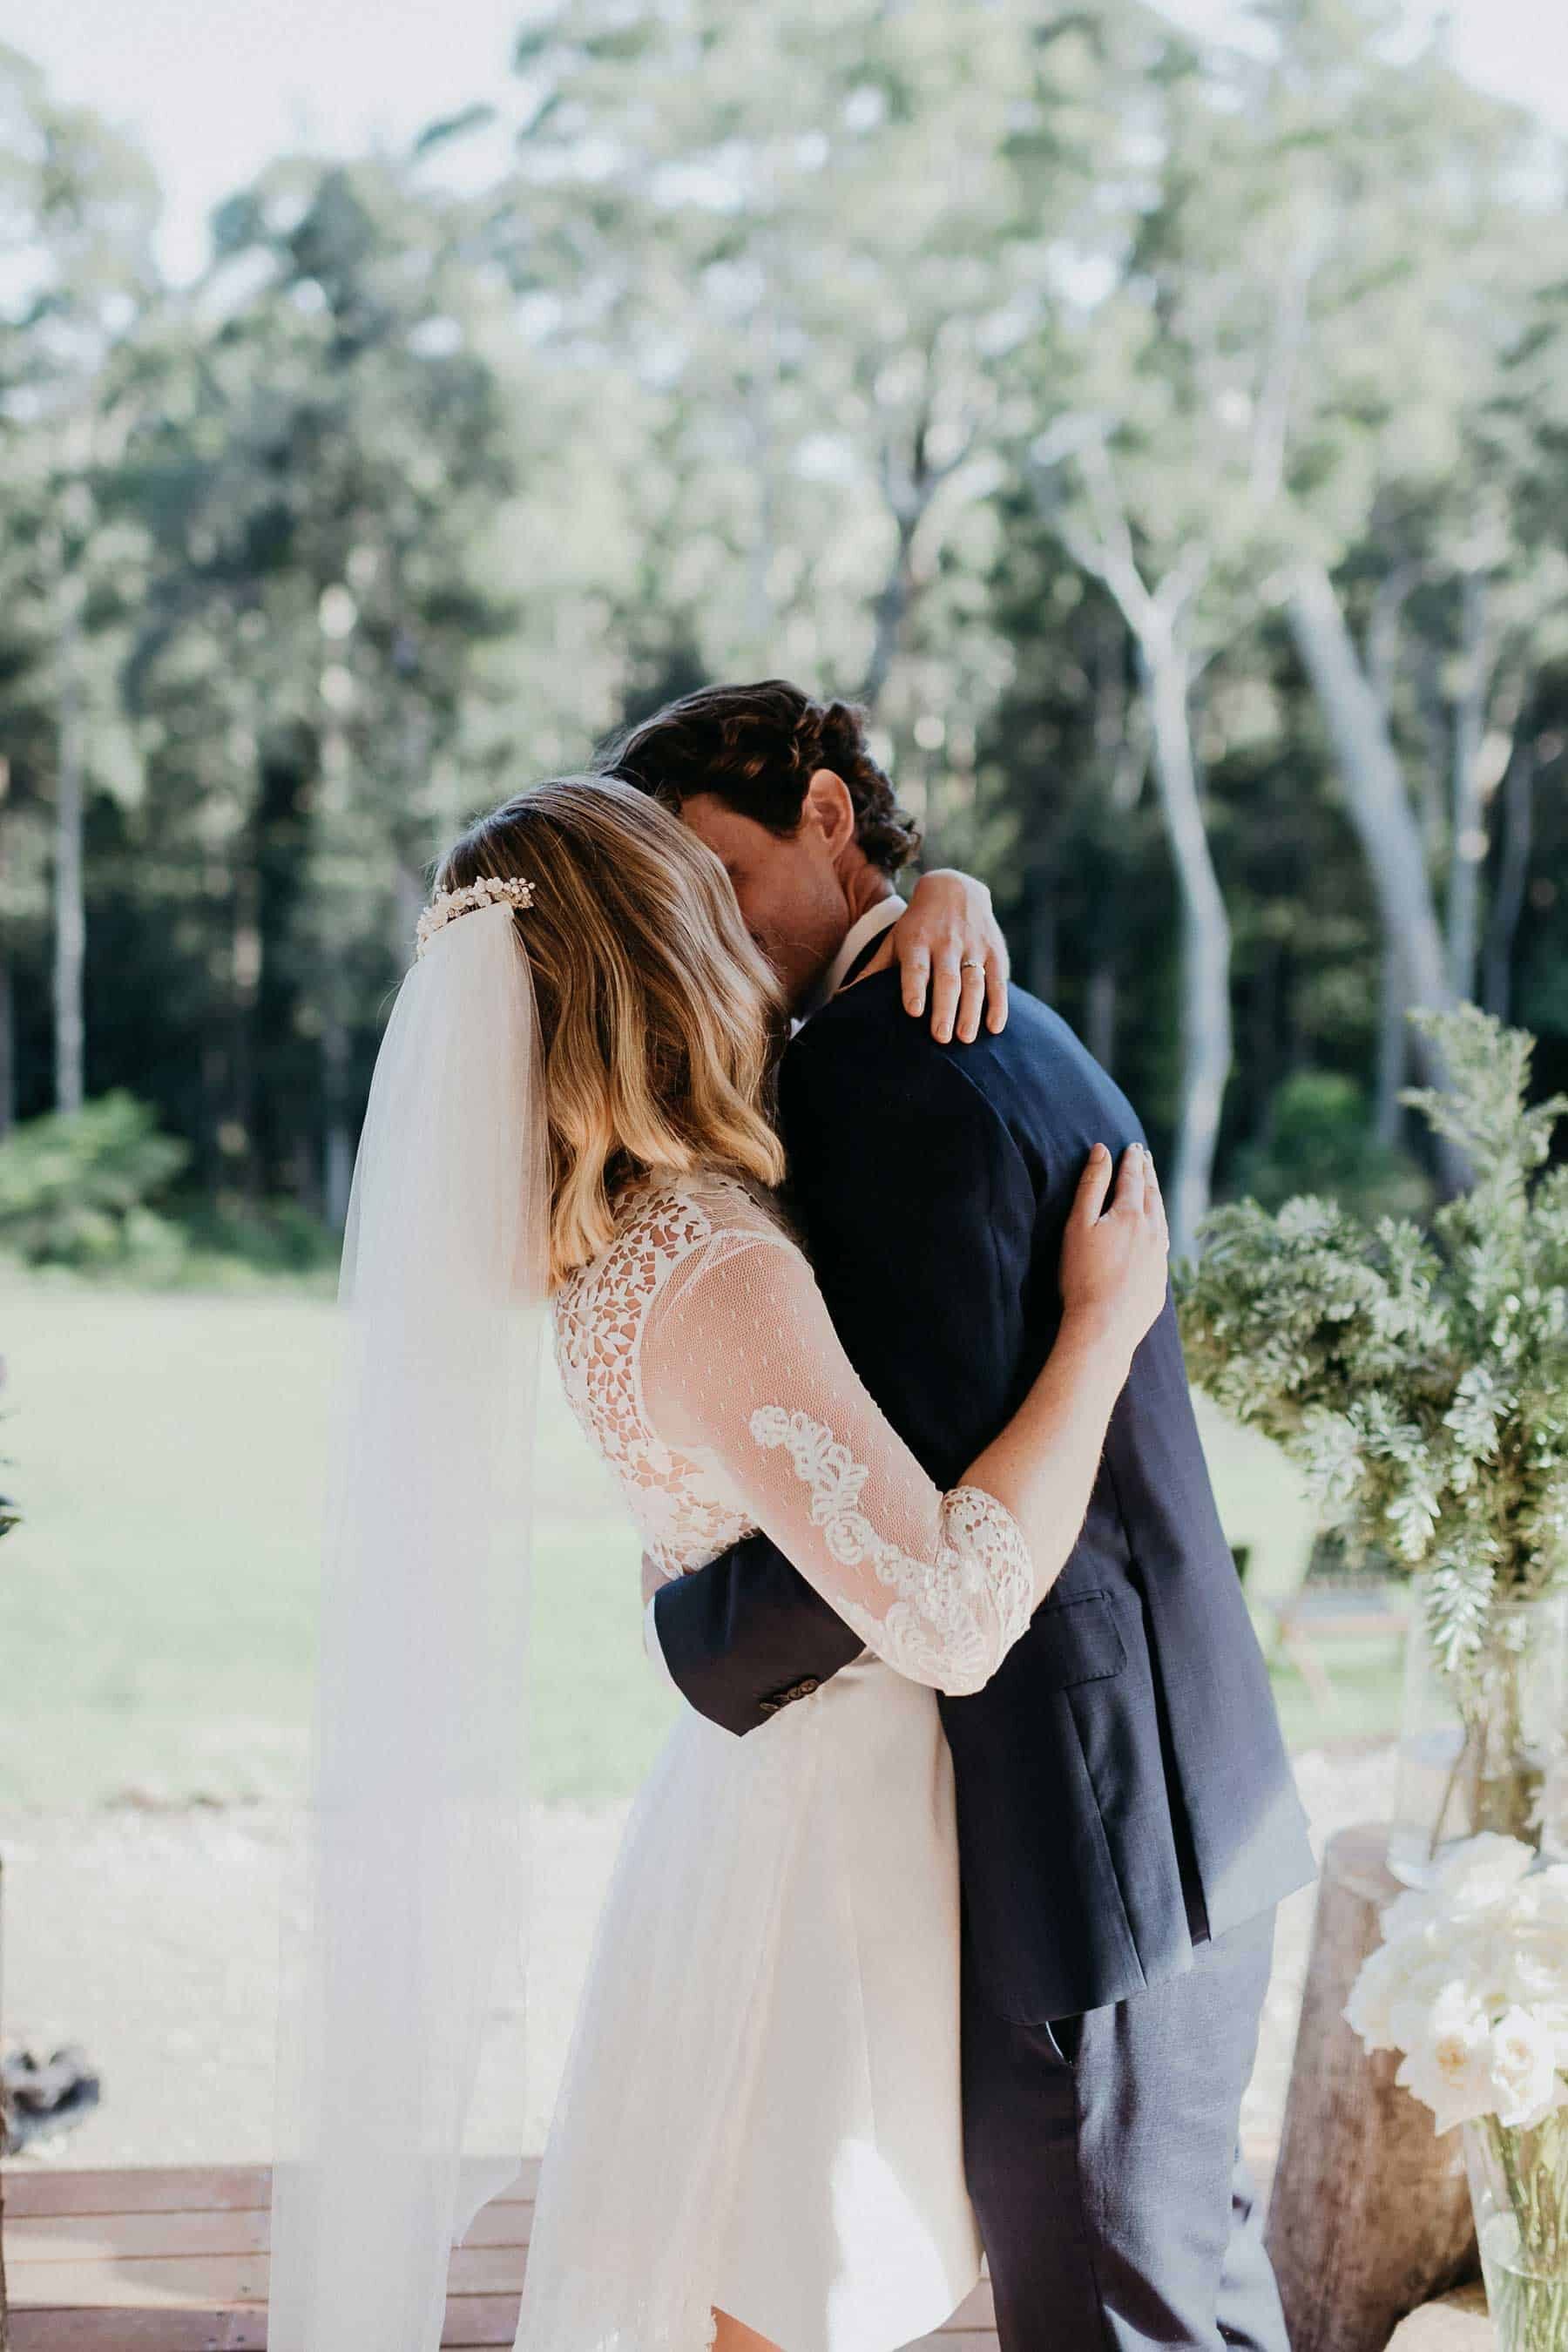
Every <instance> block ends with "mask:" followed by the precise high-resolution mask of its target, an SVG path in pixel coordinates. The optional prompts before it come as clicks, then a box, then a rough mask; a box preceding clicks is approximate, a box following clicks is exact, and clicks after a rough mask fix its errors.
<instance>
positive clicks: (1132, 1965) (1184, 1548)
mask: <svg viewBox="0 0 1568 2352" xmlns="http://www.w3.org/2000/svg"><path fill="white" fill-rule="evenodd" d="M1010 1006H1011V1009H1010V1013H1009V1016H1008V1022H1007V1026H1006V1028H1005V1031H1004V1032H1003V1034H1001V1035H1000V1036H999V1037H994V1036H990V1035H983V1036H982V1037H981V1038H979V1039H978V1040H977V1041H976V1042H975V1043H974V1044H973V1045H938V1044H937V1043H936V1041H935V1040H934V1039H933V1038H932V1036H931V1032H930V1028H929V1025H928V1024H926V1023H925V1022H923V1021H916V1020H911V1019H910V1017H909V1015H908V1014H907V1013H905V1012H904V1011H903V1009H902V1006H901V1004H900V1000H899V989H898V978H897V975H896V973H893V972H886V973H879V974H877V975H876V976H874V977H873V978H871V979H869V980H866V981H862V982H858V983H857V984H855V985H854V986H852V987H849V988H847V989H845V990H843V991H841V992H840V993H839V994H838V995H837V996H836V997H835V998H834V999H833V1001H832V1003H829V1004H828V1005H826V1006H825V1007H824V1009H823V1010H822V1011H821V1012H820V1013H817V1014H816V1016H815V1017H814V1018H813V1019H812V1020H810V1021H809V1022H807V1023H806V1024H805V1027H804V1028H803V1029H801V1030H800V1031H799V1032H798V1034H796V1035H795V1038H794V1039H793V1041H792V1042H791V1044H790V1045H789V1047H788V1049H787V1051H786V1052H785V1055H784V1062H783V1065H782V1068H781V1072H780V1086H779V1093H780V1122H781V1125H782V1129H783V1133H784V1144H785V1148H786V1150H787V1152H788V1155H789V1167H790V1204H791V1207H792V1210H793V1212H794V1214H795V1219H796V1221H797V1223H798V1226H799V1229H800V1231H801V1233H802V1234H803V1237H804V1239H805V1246H806V1249H807V1251H808V1253H809V1255H810V1257H811V1260H812V1263H813V1265H814V1266H815V1268H816V1276H817V1280H818V1282H819V1283H820V1285H821V1287H822V1291H823V1295H824V1297H825V1298H826V1303H827V1307H828V1310H829V1312H830V1313H831V1315H832V1318H833V1320H834V1323H835V1324H836V1325H837V1329H838V1333H839V1337H840V1338H841V1339H842V1340H843V1342H844V1346H845V1349H846V1351H847V1354H848V1356H849V1358H850V1360H851V1361H852V1362H853V1364H854V1365H855V1368H856V1370H858V1372H859V1374H860V1376H861V1378H862V1379H863V1380H864V1381H865V1382H866V1385H867V1387H868V1389H869V1390H870V1391H871V1394H872V1395H873V1396H874V1397H875V1398H876V1400H877V1402H878V1403H879V1405H880V1406H881V1408H882V1410H883V1412H885V1413H886V1414H887V1416H888V1419H889V1421H890V1422H891V1423H892V1424H893V1426H894V1427H895V1428H896V1429H897V1430H898V1432H899V1433H900V1436H902V1437H903V1438H904V1440H905V1441H906V1443H907V1444H909V1446H910V1449H911V1451H912V1452H913V1453H914V1454H916V1455H917V1457H918V1458H919V1460H920V1461H921V1464H922V1465H924V1467H925V1469H926V1470H927V1471H928V1472H929V1473H930V1475H931V1477H932V1478H934V1479H935V1481H936V1482H937V1484H938V1485H939V1486H942V1487H949V1486H955V1485H957V1484H958V1483H959V1482H960V1481H961V1479H962V1477H963V1473H964V1471H965V1470H966V1469H967V1468H968V1466H969V1465H970V1464H971V1463H972V1462H973V1459H974V1458H975V1456H976V1455H977V1454H979V1453H981V1452H982V1451H983V1449H984V1446H985V1445H986V1444H989V1442H990V1440H991V1439H992V1438H993V1437H994V1436H995V1434H996V1433H997V1432H998V1430H1000V1428H1001V1427H1002V1425H1003V1424H1004V1423H1005V1421H1006V1420H1007V1419H1008V1418H1009V1416H1010V1415H1011V1414H1012V1413H1013V1412H1014V1411H1015V1410H1016V1407H1017V1405H1018V1403H1019V1402H1020V1401H1021V1400H1022V1398H1023V1396H1024V1394H1025V1392H1026V1390H1027V1388H1028V1386H1029V1384H1030V1382H1031V1381H1032V1380H1033V1379H1034V1376H1035V1374H1036V1373H1037V1370H1039V1367H1040V1365H1041V1363H1042V1362H1043V1361H1044V1360H1045V1358H1046V1356H1047V1353H1048V1351H1049V1349H1050V1347H1051V1344H1052V1342H1053V1340H1054V1339H1055V1337H1056V1333H1057V1328H1058V1322H1059V1320H1060V1316H1061V1299H1060V1293H1059V1289H1058V1262H1059V1258H1060V1255H1061V1243H1062V1234H1063V1228H1064V1224H1065V1221H1066V1218H1067V1215H1068V1210H1069V1208H1070V1206H1071V1203H1072V1199H1073V1195H1074V1192H1075V1190H1076V1187H1077V1184H1078V1181H1079V1174H1080V1173H1081V1171H1082V1168H1083V1162H1084V1158H1085V1155H1086V1153H1087V1152H1088V1150H1089V1147H1090V1145H1091V1144H1093V1143H1095V1142H1104V1143H1107V1144H1109V1145H1110V1148H1111V1150H1113V1151H1118V1152H1119V1151H1120V1150H1121V1148H1122V1147H1123V1146H1124V1145H1125V1144H1127V1143H1130V1142H1132V1141H1135V1140H1140V1139H1142V1130H1141V1129H1140V1127H1139V1124H1138V1121H1137V1118H1135V1116H1134V1114H1133V1112H1132V1110H1131V1106H1130V1105H1129V1104H1128V1102H1127V1100H1126V1098H1125V1097H1124V1096H1122V1095H1121V1093H1120V1092H1119V1091H1118V1089H1117V1088H1116V1087H1115V1086H1113V1085H1112V1083H1111V1081H1110V1078H1109V1077H1108V1076H1106V1074H1105V1072H1104V1071H1103V1070H1101V1069H1100V1066H1099V1065H1098V1064H1097V1063H1096V1062H1095V1061H1094V1060H1093V1059H1092V1058H1091V1057H1090V1055H1089V1054H1088V1053H1086V1051H1085V1050H1084V1048H1083V1046H1082V1045H1079V1041H1078V1039H1077V1038H1076V1037H1075V1036H1074V1035H1073V1034H1072V1032H1071V1031H1070V1030H1069V1029H1068V1026H1067V1024H1065V1023H1064V1022H1063V1021H1061V1020H1060V1019H1058V1016H1057V1015H1056V1014H1055V1013H1052V1012H1050V1011H1049V1010H1047V1007H1046V1006H1045V1005H1043V1004H1041V1003H1039V1002H1038V1001H1037V999H1036V998H1034V997H1031V996H1028V995H1026V993H1025V992H1023V991H1022V990H1018V989H1015V990H1013V991H1012V992H1011V998H1010ZM655 1622H656V1625H657V1628H658V1638H659V1642H660V1644H661V1646H662V1648H663V1651H664V1654H665V1657H666V1659H667V1661H668V1665H669V1669H670V1672H671V1674H672V1675H674V1677H675V1680H676V1682H677V1683H678V1684H679V1686H680V1689H681V1690H682V1692H683V1693H684V1695H685V1696H686V1697H687V1698H688V1700H689V1702H690V1704H691V1705H692V1706H694V1707H696V1708H698V1709H699V1710H700V1712H701V1713H702V1714H704V1715H706V1716H708V1717H710V1718H711V1719H712V1720H713V1721H714V1722H716V1723H719V1724H721V1725H723V1726H724V1727H727V1728H728V1729H729V1730H731V1731H734V1732H738V1733H743V1732H747V1731H751V1730H753V1729H755V1728H756V1727H758V1726H760V1725H762V1724H763V1723H765V1722H767V1721H768V1720H769V1718H770V1717H771V1715H772V1714H773V1713H775V1712H776V1711H777V1709H778V1707H779V1706H781V1705H784V1704H789V1703H791V1702H793V1701H795V1699H797V1698H799V1697H801V1696H807V1695H808V1694H809V1693H810V1692H811V1691H813V1690H815V1689H816V1686H817V1685H819V1684H820V1682H822V1681H823V1680H824V1679H826V1677H827V1676H829V1675H833V1674H835V1673H837V1670H838V1669H839V1667H841V1666H843V1665H845V1664H847V1663H848V1661H849V1660H850V1659H851V1658H852V1657H855V1656H858V1654H859V1653H860V1648H861V1644H860V1643H859V1642H858V1639H857V1638H856V1636H855V1635H854V1634H853V1633H851V1632H850V1631H849V1629H848V1628H847V1626H846V1625H844V1624H843V1623H842V1622H841V1621H840V1620H839V1619H838V1618H837V1617H836V1616H835V1615H834V1613H833V1612H832V1611H831V1610H830V1609H829V1607H828V1606H827V1604H826V1602H825V1601H822V1600H821V1599H820V1597H819V1596H818V1595H817V1594H816V1592H814V1591H812V1589H811V1587H810V1586H809V1585H807V1584H806V1583H805V1580H804V1579H803V1578H801V1577H800V1576H799V1575H798V1574H797V1573H796V1571H795V1570H794V1569H793V1568H792V1567H791V1566H790V1564H789V1562H788V1561H787V1560H786V1559H784V1556H783V1555H782V1554H781V1553H780V1552H779V1551H778V1550H777V1549H775V1548H774V1546H773V1545H772V1544H771V1543H770V1542H769V1541H768V1540H767V1538H765V1537H762V1536H755V1537H752V1538H748V1539H747V1540H746V1541H744V1542H742V1543H740V1544H738V1545H736V1546H735V1547H734V1548H733V1549H731V1550H730V1551H728V1552H726V1553H724V1554H722V1555H721V1558H720V1559H717V1560H714V1561H712V1562H711V1563H710V1565H709V1566H708V1567H706V1568H704V1569H700V1570H698V1571H697V1572H696V1573H695V1574H694V1575H691V1576H688V1577H683V1578H679V1579H677V1580H673V1581H672V1582H670V1583H669V1584H668V1585H666V1586H665V1587H664V1588H663V1589H662V1590H661V1591H659V1593H658V1599H657V1601H656V1616H655ZM941 1705H942V1720H943V1723H944V1726H945V1728H946V1732H947V1738H948V1744H949V1746H950V1748H951V1749H952V1763H953V1776H954V1783H955V1787H956V1790H957V1806H958V1837H959V1853H960V1864H961V1870H962V1874H963V1895H964V1915H965V1926H966V1930H967V1934H968V1938H969V1945H970V1951H971V1955H972V1961H971V1964H972V1965H973V1966H974V1967H975V1968H977V1969H978V1970H979V1972H980V1977H981V1980H982V1983H983V1985H984V1990H985V1992H986V1994H987V1996H988V1998H989V1999H990V2000H991V2001H992V2002H993V2003H994V2006H995V2007H996V2008H998V2009H999V2010H1000V2011H1002V2013H1003V2014H1004V2015H1005V2016H1006V2017H1009V2018H1012V2019H1015V2020H1016V2021H1020V2022H1026V2023H1035V2022H1038V2021H1042V2020H1047V2019H1056V2018H1063V2017H1069V2016H1075V2015H1077V2014H1078V2013H1079V2012H1080V2011H1084V2010H1087V2009H1095V2008H1099V2007H1100V2006H1102V2005H1103V2004H1105V2003H1108V2002H1110V2001H1117V2000H1124V1999H1126V1998H1127V1997H1128V1996H1129V1995H1131V1994H1133V1993H1135V1992H1137V1991H1138V1990H1140V1989H1141V1988H1142V1986H1144V1985H1146V1984H1151V1983H1154V1982H1157V1981H1159V1980H1160V1979H1163V1978H1165V1977H1169V1976H1172V1975H1174V1974H1176V1973H1177V1972H1179V1971H1180V1970H1182V1969H1185V1968H1186V1967H1188V1966H1190V1964H1191V1959H1192V1948H1193V1945H1194V1941H1196V1940H1199V1939H1201V1938H1202V1937H1205V1936H1219V1935H1222V1934H1223V1933H1224V1932H1225V1931H1226V1929H1227V1928H1230V1927H1235V1926H1237V1925H1239V1923H1240V1922H1241V1921H1243V1920H1245V1919H1247V1918H1249V1917H1251V1916H1254V1915H1256V1914H1257V1913H1258V1912H1260V1911H1262V1910H1264V1909H1266V1908H1267V1907H1268V1906H1271V1905H1273V1904H1274V1903H1276V1902H1278V1901H1279V1898H1280V1897H1281V1896H1282V1895H1287V1894H1289V1892H1290V1891H1291V1890H1292V1889H1293V1888H1295V1887H1297V1886H1300V1885H1303V1884H1305V1882H1306V1881H1307V1880H1308V1879H1310V1877H1311V1875H1312V1872H1313V1862H1312V1856H1311V1853H1310V1847H1309V1845H1308V1842H1307V1836H1306V1825H1305V1822H1304V1820H1303V1817H1302V1813H1301V1809H1300V1802H1299V1801H1298V1799H1297V1796H1296V1791H1295V1788H1294V1785H1293V1783H1292V1780H1291V1777H1290V1769H1289V1762H1288V1760H1287V1758H1286V1754H1285V1748H1284V1743H1283V1741H1282V1739H1281V1737H1280V1732H1279V1721H1278V1718H1277V1717H1276V1715H1275V1710H1274V1704H1273V1697H1272V1695H1271V1693H1270V1691H1269V1687H1268V1675H1267V1672H1266V1670H1265V1667H1264V1663H1263V1658H1262V1654H1261V1652H1260V1651H1259V1648H1258V1641H1257V1638H1256V1636H1255V1634H1254V1633H1253V1629H1252V1624H1251V1621H1250V1619H1249V1617H1248V1615H1247V1607H1246V1603H1245V1601H1244V1600H1243V1598H1242V1592H1241V1586H1240V1581H1239V1580H1238V1578H1237V1570H1236V1566H1235V1562H1234V1560H1233V1559H1232V1556H1231V1552H1230V1549H1229V1547H1228V1545H1227V1544H1226V1539H1225V1537H1224V1534H1223V1533H1222V1531H1221V1528H1220V1523H1219V1516H1218V1513H1217V1511H1216V1509H1215V1500H1214V1496H1213V1492H1212V1490H1211V1488H1210V1485H1209V1479H1208V1473H1207V1469H1206V1467H1205V1462H1204V1456H1203V1451H1202V1448H1201V1446H1200V1444H1199V1440H1198V1432H1197V1425H1196V1423H1195V1421H1194V1416H1193V1407H1192V1400H1191V1397H1190V1395H1189V1393H1188V1389H1187V1381H1186V1374H1185V1370H1184V1365H1183V1361H1182V1349H1181V1342H1180V1339H1179V1338H1178V1336H1177V1331H1176V1322H1175V1315H1174V1310H1173V1307H1172V1304H1171V1302H1170V1300H1169V1299H1167V1301H1166V1305H1165V1309H1164V1312H1163V1315H1162V1316H1161V1318H1160V1319H1159V1321H1158V1322H1157V1323H1156V1324H1155V1326H1154V1328H1153V1329H1152V1331H1151V1332H1150V1333H1149V1335H1148V1337H1147V1338H1146V1339H1144V1341H1143V1343H1142V1346H1141V1348H1140V1349H1139V1350H1138V1353H1137V1355H1136V1357H1135V1359H1134V1360H1133V1365H1132V1370H1131V1377H1130V1379H1129V1381H1128V1383H1127V1386H1126V1388H1125V1390H1124V1391H1123V1392H1122V1395H1121V1399H1120V1401H1119V1402H1118V1404H1117V1406H1116V1410H1115V1412H1114V1413H1113V1415H1112V1418H1111V1423H1110V1431H1109V1433H1108V1435H1107V1439H1106V1444H1105V1453H1104V1459H1103V1461H1102V1463H1101V1465H1100V1476H1099V1479H1098V1481H1097V1483H1096V1486H1095V1489H1094V1494H1093V1497H1092V1499H1091V1501H1090V1503H1089V1511H1088V1516H1087V1517H1086V1519H1085V1522H1084V1527H1083V1530H1082V1532H1081V1534H1080V1536H1079V1540H1078V1542H1077V1544H1076V1546H1075V1548H1074V1549H1073V1552H1072V1554H1071V1556H1070V1558H1069V1559H1068V1563H1067V1565H1066V1567H1065V1568H1064V1570H1062V1573H1061V1576H1060V1578H1059V1580H1058V1582H1057V1584H1056V1585H1055V1586H1054V1587H1053V1589H1052V1591H1051V1592H1050V1594H1049V1596H1048V1597H1047V1600H1046V1601H1045V1602H1044V1603H1043V1604H1042V1606H1041V1607H1040V1608H1039V1610H1038V1611H1037V1612H1036V1615H1035V1618H1034V1621H1033V1622H1032V1624H1031V1625H1030V1628H1029V1630H1028V1632H1027V1633H1026V1634H1025V1635H1024V1637H1023V1639H1022V1640H1021V1641H1020V1642H1019V1643H1017V1644H1016V1647H1015V1648H1014V1649H1013V1650H1012V1651H1011V1652H1010V1654H1008V1656H1007V1657H1006V1658H1005V1660H1004V1662H1003V1664H1002V1665H1001V1667H1000V1669H999V1670H998V1672H997V1673H996V1675H994V1677H993V1679H992V1680H991V1682H990V1683H989V1684H988V1685H986V1687H985V1688H984V1690H983V1691H980V1692H977V1693H975V1694H974V1695H973V1696H969V1697H964V1698H947V1697H943V1698H942V1702H941Z"/></svg>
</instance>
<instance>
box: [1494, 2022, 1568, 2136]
mask: <svg viewBox="0 0 1568 2352" xmlns="http://www.w3.org/2000/svg"><path fill="white" fill-rule="evenodd" d="M1490 2076H1491V2086H1492V2094H1493V2100H1494V2103H1495V2105H1496V2108H1497V2116H1498V2120H1499V2122H1500V2123H1503V2124H1508V2125H1510V2126H1512V2127H1513V2128H1514V2129H1515V2130H1517V2131H1530V2130H1532V2129H1533V2127H1534V2126H1535V2125H1537V2124H1539V2123H1542V2122H1543V2121H1544V2119H1545V2118H1546V2116H1549V2115H1550V2114H1551V2113H1552V2109H1553V2107H1555V2106H1558V2105H1561V2104H1562V2101H1563V2095H1564V2086H1563V2084H1562V2082H1561V2081H1560V2080H1559V2079H1558V2074H1557V2049H1556V2042H1555V2038H1554V2037H1553V2035H1552V2033H1551V2032H1549V2030H1548V2028H1547V2027H1546V2025H1545V2024H1544V2023H1543V2022H1542V2020H1541V2019H1540V2018H1538V2017H1534V2016H1532V2015H1531V2012H1530V2011H1529V2010H1528V2009H1510V2011H1509V2012H1508V2014H1507V2016H1506V2017H1504V2018H1502V2019H1501V2020H1500V2022H1499V2023H1498V2024H1496V2025H1495V2026H1494V2027H1493V2028H1492V2032H1491V2066H1490Z"/></svg>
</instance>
